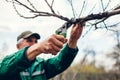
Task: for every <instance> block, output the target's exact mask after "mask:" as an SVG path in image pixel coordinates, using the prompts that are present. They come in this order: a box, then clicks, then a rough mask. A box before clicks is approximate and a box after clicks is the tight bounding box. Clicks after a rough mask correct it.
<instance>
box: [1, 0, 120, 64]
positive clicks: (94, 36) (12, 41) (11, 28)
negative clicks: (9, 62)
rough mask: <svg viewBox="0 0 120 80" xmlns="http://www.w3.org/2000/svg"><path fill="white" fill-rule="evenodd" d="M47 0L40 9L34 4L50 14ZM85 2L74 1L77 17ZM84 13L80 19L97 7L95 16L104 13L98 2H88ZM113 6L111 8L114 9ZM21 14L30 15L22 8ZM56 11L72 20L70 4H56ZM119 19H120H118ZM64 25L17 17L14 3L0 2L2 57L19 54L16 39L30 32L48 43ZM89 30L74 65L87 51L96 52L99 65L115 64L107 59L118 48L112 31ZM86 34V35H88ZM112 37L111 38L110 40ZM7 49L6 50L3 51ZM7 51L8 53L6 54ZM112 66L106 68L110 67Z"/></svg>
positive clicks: (64, 1) (46, 19)
mask: <svg viewBox="0 0 120 80" xmlns="http://www.w3.org/2000/svg"><path fill="white" fill-rule="evenodd" d="M43 1H44V0H41V2H40V3H41V5H39V4H38V2H37V1H36V2H35V4H37V5H36V7H37V8H39V9H40V10H45V11H49V9H48V7H47V6H46V5H44V4H45V3H44V2H43ZM82 1H84V0H74V4H75V5H74V7H75V10H76V14H79V12H80V9H81V7H82V6H80V4H81V5H82V4H83V2H82ZM86 1H87V3H86V4H85V5H86V7H85V10H84V13H82V14H81V16H85V15H88V12H90V10H91V8H92V7H93V6H91V5H96V4H97V6H96V7H95V9H94V10H93V11H94V13H98V11H99V10H100V9H101V8H99V9H98V6H100V4H98V0H86ZM107 2H108V0H105V1H104V5H106V4H107ZM118 3H120V1H119V0H114V1H113V0H111V4H110V5H111V6H115V5H117V4H118ZM111 6H110V7H109V8H108V10H109V9H111ZM19 10H20V11H21V13H22V14H24V15H29V14H28V13H26V12H25V10H24V9H23V8H19ZM54 10H55V11H56V12H57V13H58V14H61V15H64V16H67V17H69V18H71V17H73V14H72V10H71V7H70V4H69V3H68V1H67V0H59V1H58V0H55V4H54ZM117 17H118V16H116V17H114V18H111V19H110V20H109V21H108V23H111V22H112V23H114V22H115V21H116V18H117ZM119 17H120V16H119ZM63 23H64V21H63V20H60V19H58V18H54V17H38V18H35V19H24V18H22V17H20V16H18V15H17V13H16V12H15V10H14V8H13V6H12V4H11V3H8V2H6V1H5V0H0V43H1V44H0V55H4V56H6V55H9V54H11V53H13V52H16V51H17V49H16V38H17V36H18V35H19V34H20V33H21V32H23V31H25V30H31V31H33V32H37V33H39V34H40V35H41V40H40V41H42V40H44V39H46V38H47V37H49V36H50V35H52V34H54V33H55V30H56V29H58V28H59V27H60V26H61V25H62V24H63ZM88 29H89V28H86V27H85V28H84V31H83V34H82V37H81V38H80V39H79V41H78V48H79V52H78V55H77V57H76V59H75V62H78V61H80V60H81V59H82V58H83V56H84V55H85V53H84V52H83V49H84V48H89V49H94V50H95V51H96V52H97V55H96V59H97V60H98V62H103V61H104V63H105V64H106V63H110V64H112V61H111V60H109V59H106V57H105V55H104V53H105V52H109V51H110V50H111V49H112V46H114V45H115V44H116V41H115V36H114V35H113V34H114V33H113V32H112V31H108V30H106V29H98V30H91V31H89V32H88V33H87V31H88ZM70 30H71V28H70V29H69V30H68V33H67V38H69V33H70ZM86 33H87V34H86ZM111 35H112V36H111ZM3 48H4V49H3ZM6 49H7V50H6ZM89 58H90V59H91V60H92V56H88V59H89ZM110 64H106V66H109V65H110Z"/></svg>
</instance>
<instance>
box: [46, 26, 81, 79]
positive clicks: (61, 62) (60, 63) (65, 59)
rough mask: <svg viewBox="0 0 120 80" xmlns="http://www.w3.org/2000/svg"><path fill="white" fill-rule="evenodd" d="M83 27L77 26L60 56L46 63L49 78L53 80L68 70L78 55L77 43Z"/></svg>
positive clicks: (74, 27)
mask: <svg viewBox="0 0 120 80" xmlns="http://www.w3.org/2000/svg"><path fill="white" fill-rule="evenodd" d="M82 30H83V27H82V26H80V25H78V24H76V25H74V26H73V28H72V30H71V35H70V39H69V40H68V43H67V44H66V45H65V47H64V48H63V49H62V50H61V52H60V53H59V55H58V56H56V57H54V58H51V59H48V60H46V61H45V65H44V66H45V71H46V75H47V78H48V79H49V78H52V77H54V76H56V75H57V74H59V73H61V72H63V71H64V70H66V69H67V68H68V67H69V66H70V65H71V63H72V61H73V60H74V58H75V56H76V55H77V52H78V48H77V41H78V39H79V38H80V36H81V34H82Z"/></svg>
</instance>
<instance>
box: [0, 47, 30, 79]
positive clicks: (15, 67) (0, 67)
mask: <svg viewBox="0 0 120 80" xmlns="http://www.w3.org/2000/svg"><path fill="white" fill-rule="evenodd" d="M27 49H28V47H26V48H23V49H22V50H19V51H18V52H16V53H14V54H11V55H8V56H6V57H5V58H4V59H3V60H2V62H1V63H0V80H1V79H2V78H5V77H6V78H7V77H11V76H12V77H13V76H15V75H16V74H17V73H19V72H20V71H22V70H24V69H26V68H28V67H29V66H31V64H32V61H31V62H30V61H29V60H28V59H27V56H26V51H27Z"/></svg>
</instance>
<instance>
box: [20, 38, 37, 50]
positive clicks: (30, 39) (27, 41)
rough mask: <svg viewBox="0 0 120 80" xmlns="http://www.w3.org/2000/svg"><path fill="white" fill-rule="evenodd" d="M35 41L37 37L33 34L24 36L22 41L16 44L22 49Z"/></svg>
mask: <svg viewBox="0 0 120 80" xmlns="http://www.w3.org/2000/svg"><path fill="white" fill-rule="evenodd" d="M36 43H37V39H36V37H34V36H31V37H28V38H25V39H23V40H22V42H21V43H20V44H19V45H18V49H22V48H24V47H26V46H32V45H34V44H36Z"/></svg>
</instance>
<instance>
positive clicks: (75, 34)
mask: <svg viewBox="0 0 120 80" xmlns="http://www.w3.org/2000/svg"><path fill="white" fill-rule="evenodd" d="M84 25H85V23H82V24H74V25H73V27H72V30H71V34H70V39H69V41H68V46H69V47H70V48H75V47H76V44H77V41H78V39H79V38H80V36H81V34H82V31H83V26H84Z"/></svg>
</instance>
